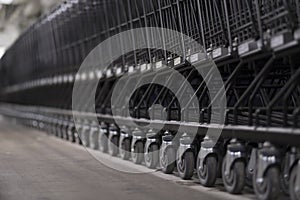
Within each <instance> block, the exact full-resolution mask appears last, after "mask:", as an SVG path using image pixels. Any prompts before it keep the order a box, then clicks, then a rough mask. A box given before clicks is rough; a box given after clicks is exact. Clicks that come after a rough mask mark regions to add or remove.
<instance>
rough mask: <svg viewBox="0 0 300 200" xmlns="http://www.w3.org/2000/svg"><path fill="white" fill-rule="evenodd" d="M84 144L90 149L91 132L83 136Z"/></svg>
mask: <svg viewBox="0 0 300 200" xmlns="http://www.w3.org/2000/svg"><path fill="white" fill-rule="evenodd" d="M81 139H82V144H83V145H84V146H85V147H89V146H90V141H89V132H87V131H86V132H84V133H83V134H82V138H81Z"/></svg>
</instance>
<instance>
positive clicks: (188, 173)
mask: <svg viewBox="0 0 300 200" xmlns="http://www.w3.org/2000/svg"><path fill="white" fill-rule="evenodd" d="M194 169H195V158H194V153H193V152H191V151H187V152H185V153H184V154H183V156H182V158H181V160H178V161H177V171H178V174H179V176H180V177H181V178H182V179H183V180H190V179H191V178H192V176H193V175H194Z"/></svg>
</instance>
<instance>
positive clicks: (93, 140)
mask: <svg viewBox="0 0 300 200" xmlns="http://www.w3.org/2000/svg"><path fill="white" fill-rule="evenodd" d="M98 141H99V135H98V133H95V132H91V133H90V148H91V149H98V148H99V145H98Z"/></svg>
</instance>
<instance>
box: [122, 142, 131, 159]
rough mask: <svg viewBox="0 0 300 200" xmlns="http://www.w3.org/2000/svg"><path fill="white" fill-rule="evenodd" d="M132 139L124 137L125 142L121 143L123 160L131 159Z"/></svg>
mask: <svg viewBox="0 0 300 200" xmlns="http://www.w3.org/2000/svg"><path fill="white" fill-rule="evenodd" d="M130 145H131V144H130V140H129V139H124V141H123V143H122V144H121V147H120V157H121V158H122V159H123V160H129V158H130V154H131V153H130Z"/></svg>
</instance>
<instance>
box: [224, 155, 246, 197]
mask: <svg viewBox="0 0 300 200" xmlns="http://www.w3.org/2000/svg"><path fill="white" fill-rule="evenodd" d="M226 165H227V162H226V156H225V157H224V159H223V164H222V179H223V183H224V186H225V189H226V190H227V191H228V192H229V193H231V194H240V193H241V192H242V191H243V189H244V186H245V177H246V173H245V163H244V162H243V161H241V160H237V161H235V162H234V163H233V166H232V168H231V169H230V174H229V175H225V169H226Z"/></svg>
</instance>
